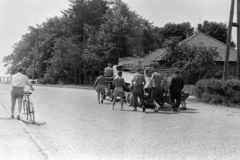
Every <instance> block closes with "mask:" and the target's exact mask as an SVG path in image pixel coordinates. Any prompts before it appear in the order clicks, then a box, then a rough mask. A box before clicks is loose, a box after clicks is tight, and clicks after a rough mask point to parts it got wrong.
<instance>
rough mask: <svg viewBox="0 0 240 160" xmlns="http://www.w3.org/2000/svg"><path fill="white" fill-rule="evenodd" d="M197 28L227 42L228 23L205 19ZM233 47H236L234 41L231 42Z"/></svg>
mask: <svg viewBox="0 0 240 160" xmlns="http://www.w3.org/2000/svg"><path fill="white" fill-rule="evenodd" d="M197 30H198V31H200V32H202V33H205V34H207V35H209V36H211V37H213V38H215V39H217V40H219V41H221V42H223V43H224V44H226V41H227V32H228V27H227V24H226V23H222V22H219V23H217V22H209V21H207V20H205V21H204V22H203V24H199V25H198V27H197ZM231 47H233V48H235V47H236V44H235V42H234V41H232V42H231Z"/></svg>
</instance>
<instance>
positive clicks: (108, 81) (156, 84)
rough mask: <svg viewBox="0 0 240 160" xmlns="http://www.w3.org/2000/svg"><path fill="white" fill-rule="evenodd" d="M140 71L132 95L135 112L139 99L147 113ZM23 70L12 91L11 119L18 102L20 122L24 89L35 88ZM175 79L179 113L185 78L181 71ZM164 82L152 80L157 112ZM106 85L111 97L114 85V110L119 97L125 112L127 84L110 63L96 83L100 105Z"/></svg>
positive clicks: (175, 106) (160, 78)
mask: <svg viewBox="0 0 240 160" xmlns="http://www.w3.org/2000/svg"><path fill="white" fill-rule="evenodd" d="M140 71H141V70H140V69H138V70H137V72H136V73H135V74H134V77H133V79H132V84H131V88H132V93H133V107H134V110H133V111H137V107H138V98H139V99H140V101H141V105H142V110H143V112H145V106H144V86H145V84H146V80H145V77H144V75H143V74H141V73H140ZM22 72H23V69H22V68H21V67H19V68H18V73H17V74H15V75H13V76H12V91H11V98H12V105H11V118H14V110H15V104H16V101H17V100H18V112H17V119H18V120H20V112H21V109H22V101H23V96H24V87H25V86H30V88H31V89H32V90H34V89H33V86H32V84H31V82H30V81H29V79H28V77H27V76H25V75H23V74H22ZM175 75H176V76H175V77H173V78H172V79H171V83H170V86H169V90H170V94H171V102H172V109H173V111H176V112H177V111H178V108H179V106H180V104H181V94H182V90H183V87H184V81H183V78H182V77H181V76H180V74H179V71H178V70H177V71H176V72H175ZM162 82H164V83H166V82H167V81H166V80H165V79H164V78H163V76H162V75H161V74H160V73H158V72H154V73H153V74H152V76H151V79H150V86H151V90H149V91H148V92H149V94H150V95H151V98H152V99H153V101H154V103H155V106H156V108H155V111H158V109H159V107H160V106H158V104H157V102H156V99H157V97H158V96H159V95H160V94H161V92H162V89H163V87H162ZM105 85H107V95H109V92H110V89H111V88H112V85H113V86H114V92H113V97H114V99H113V103H112V108H111V109H114V106H115V103H116V98H117V97H118V96H119V97H120V100H121V110H123V96H124V89H123V87H125V82H124V79H123V78H122V72H121V71H119V72H118V75H117V76H116V77H114V73H113V68H112V64H111V63H109V64H108V67H106V68H105V69H104V72H100V76H99V77H98V78H97V79H96V81H95V83H94V89H95V88H96V91H97V96H98V103H103V99H104V96H105Z"/></svg>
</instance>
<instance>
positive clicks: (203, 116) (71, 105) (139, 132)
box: [0, 84, 240, 160]
mask: <svg viewBox="0 0 240 160" xmlns="http://www.w3.org/2000/svg"><path fill="white" fill-rule="evenodd" d="M35 88H36V89H35V91H34V94H33V95H32V96H31V98H32V100H33V102H34V104H35V108H36V119H37V122H38V123H42V122H46V124H43V125H29V124H26V125H27V127H28V129H29V130H30V131H31V133H32V134H34V135H35V137H36V138H37V139H38V140H39V142H41V145H40V146H42V147H43V152H45V153H47V154H50V156H49V157H53V159H57V160H61V159H73V160H75V159H76V160H77V159H84V160H86V159H94V160H95V159H104V160H105V159H107V160H108V159H109V160H115V159H117V160H118V159H119V160H123V159H126V160H128V159H133V160H135V159H136V160H139V159H140V160H141V159H142V160H145V159H146V160H155V159H156V160H159V159H160V160H161V159H163V160H178V159H179V160H228V159H229V160H230V159H233V160H238V159H240V136H239V135H240V125H239V122H240V114H239V113H240V110H239V109H235V108H225V107H220V106H211V105H206V104H202V103H199V102H196V101H194V100H191V101H188V104H187V106H188V108H189V109H188V110H186V111H180V112H178V113H173V112H172V111H170V108H169V107H165V108H163V109H162V110H161V111H160V112H159V113H153V112H152V110H150V109H147V110H146V113H142V112H141V110H140V109H139V112H133V111H131V110H132V109H133V108H130V107H127V106H126V105H125V106H124V111H120V104H119V103H117V105H116V107H115V108H116V109H115V110H110V108H111V103H110V102H109V101H105V102H104V104H97V99H96V93H95V91H93V90H81V89H72V88H54V87H41V86H36V87H35ZM0 89H1V90H0V92H1V97H0V100H1V101H2V102H3V103H4V104H5V106H6V107H9V106H10V95H9V94H8V93H10V89H11V87H10V85H3V84H0Z"/></svg>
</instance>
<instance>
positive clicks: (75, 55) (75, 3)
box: [4, 0, 159, 84]
mask: <svg viewBox="0 0 240 160" xmlns="http://www.w3.org/2000/svg"><path fill="white" fill-rule="evenodd" d="M70 2H71V4H70V7H69V8H68V9H66V10H63V11H62V14H63V15H62V16H61V17H53V18H49V19H47V21H46V22H43V23H42V24H40V25H37V27H36V28H34V27H32V26H30V27H29V32H28V33H26V34H25V35H23V37H22V39H21V40H20V41H19V42H18V43H16V44H15V45H14V46H13V52H12V53H11V54H10V55H8V56H6V57H5V58H4V63H5V66H7V67H8V72H9V73H10V74H14V73H15V72H16V69H17V68H18V67H19V66H22V67H23V68H24V71H25V73H26V74H27V76H29V77H32V76H33V71H35V74H34V78H39V79H40V81H42V82H43V83H76V84H80V83H81V84H82V83H84V82H87V81H88V80H89V78H88V77H93V76H96V75H97V74H98V72H99V71H100V70H103V68H104V67H106V64H107V63H108V62H111V63H113V64H117V63H118V59H119V58H120V57H125V56H138V57H143V56H145V55H147V54H149V53H150V52H151V51H154V50H155V49H157V48H158V47H159V46H158V45H157V43H158V39H157V37H156V34H155V32H156V31H157V27H155V26H153V25H152V24H151V23H150V22H149V21H148V20H146V19H143V18H142V17H140V16H139V15H138V14H136V13H135V12H134V11H131V10H130V8H129V7H128V5H127V4H125V3H123V2H122V1H121V0H112V1H106V0H88V1H87V0H85V1H84V0H70ZM37 30H38V36H36V31H37ZM34 53H38V54H36V55H35V56H36V65H35V68H33V67H34V63H33V61H34ZM32 78H33V77H32Z"/></svg>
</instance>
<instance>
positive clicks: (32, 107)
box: [29, 102, 35, 124]
mask: <svg viewBox="0 0 240 160" xmlns="http://www.w3.org/2000/svg"><path fill="white" fill-rule="evenodd" d="M29 118H30V119H29V120H30V123H32V124H34V123H35V114H34V106H33V103H32V102H30V106H29Z"/></svg>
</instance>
